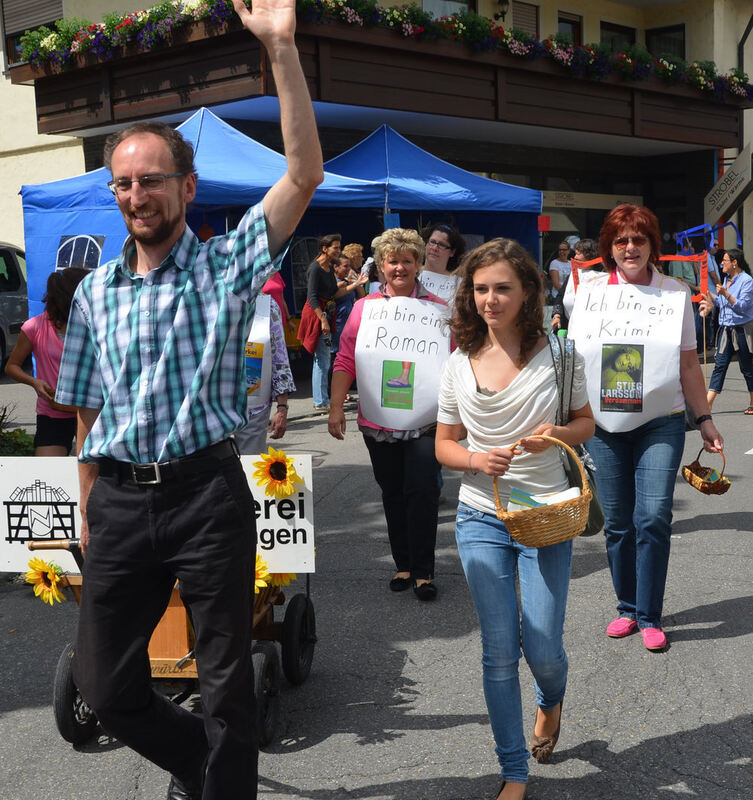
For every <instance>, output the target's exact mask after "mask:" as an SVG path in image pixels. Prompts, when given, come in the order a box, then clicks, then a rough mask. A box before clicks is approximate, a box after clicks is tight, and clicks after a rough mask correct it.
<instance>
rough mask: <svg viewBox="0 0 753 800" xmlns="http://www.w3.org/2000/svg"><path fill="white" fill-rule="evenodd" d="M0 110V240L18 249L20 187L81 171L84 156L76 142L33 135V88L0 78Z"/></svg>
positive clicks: (20, 238) (21, 236) (21, 232)
mask: <svg viewBox="0 0 753 800" xmlns="http://www.w3.org/2000/svg"><path fill="white" fill-rule="evenodd" d="M3 55H4V54H3V53H2V51H1V50H0V58H2V57H3ZM0 108H2V109H3V124H2V125H0V186H2V192H0V220H2V227H1V228H0V240H2V241H6V242H11V243H13V244H16V245H19V246H21V247H22V246H23V243H24V228H23V210H22V206H21V196H20V195H19V194H18V192H19V190H20V188H21V186H22V185H23V184H25V183H41V182H43V181H54V180H58V179H60V178H67V177H70V176H71V175H76V174H78V173H81V172H83V171H84V154H83V150H82V148H81V142H80V140H79V139H74V138H72V137H68V136H47V135H44V136H40V135H39V134H38V133H37V123H36V119H37V116H36V107H35V104H34V87H33V86H13V85H12V84H11V82H10V80H9V79H8V78H7V77H6V76H4V77H2V78H0Z"/></svg>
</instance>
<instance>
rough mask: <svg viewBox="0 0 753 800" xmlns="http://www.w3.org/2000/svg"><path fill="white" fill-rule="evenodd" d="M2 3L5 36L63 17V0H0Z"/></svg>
mask: <svg viewBox="0 0 753 800" xmlns="http://www.w3.org/2000/svg"><path fill="white" fill-rule="evenodd" d="M2 5H3V29H4V30H5V35H6V36H9V35H11V34H14V33H23V32H24V31H25V30H28V29H29V28H37V27H39V26H40V25H49V24H50V23H51V22H54V21H55V20H58V19H62V18H63V0H2Z"/></svg>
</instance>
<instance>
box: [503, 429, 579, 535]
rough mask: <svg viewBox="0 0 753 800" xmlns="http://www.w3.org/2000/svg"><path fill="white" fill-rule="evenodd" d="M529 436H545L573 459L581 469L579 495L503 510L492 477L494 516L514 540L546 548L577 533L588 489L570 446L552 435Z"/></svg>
mask: <svg viewBox="0 0 753 800" xmlns="http://www.w3.org/2000/svg"><path fill="white" fill-rule="evenodd" d="M526 438H528V439H546V440H547V441H550V442H552V443H553V444H556V445H559V446H560V447H563V448H565V450H567V451H569V453H570V454H571V455H572V456H573V458H574V459H575V463H576V464H577V465H578V468H579V469H580V477H581V485H582V486H583V489H582V490H581V494H580V497H573V498H572V499H570V500H563V501H562V502H560V503H553V504H552V505H550V506H541V507H540V508H531V509H525V510H524V511H505V510H504V509H503V508H502V503H501V502H500V499H499V489H498V487H497V478H496V477H495V478H494V505H495V506H496V507H497V519H499V520H501V521H502V522H504V523H505V527H506V528H507V530H508V531H509V533H510V536H512V538H513V539H515V540H516V541H518V542H520V543H521V544H524V545H526V547H546V546H547V545H550V544H557V543H558V542H566V541H567V540H568V539H574V538H575V537H576V536H580V535H581V533H583V531H584V530H585V528H586V523H587V522H588V507H589V505H590V504H591V498H592V494H591V489H590V488H589V486H588V478H587V476H586V471H585V470H584V469H583V465H582V464H581V463H580V459H579V458H578V456H577V454H576V453H575V451H574V450H573V449H572V448H571V447H570V445H567V444H565V443H564V442H561V441H560V440H559V439H555V438H554V437H553V436H528V437H526ZM519 444H520V440H518V441H517V442H515V444H514V445H512V447H511V448H510V449H511V450H514V449H515V448H516V447H517V446H518V445H519Z"/></svg>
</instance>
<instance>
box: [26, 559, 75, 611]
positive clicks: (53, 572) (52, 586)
mask: <svg viewBox="0 0 753 800" xmlns="http://www.w3.org/2000/svg"><path fill="white" fill-rule="evenodd" d="M26 583H31V584H33V586H34V594H35V595H36V596H37V597H41V598H42V602H43V603H49V604H50V605H54V603H55V600H57V601H58V603H62V602H63V601H64V600H65V597H64V596H63V594H62V592H61V591H60V590H61V589H65V587H66V586H68V579H67V578H66V577H65V575H63V570H62V569H61V568H60V567H59V566H58V565H57V564H48V563H47V562H46V561H42V559H41V558H32V559H31V560H30V561H29V571H28V572H27V573H26Z"/></svg>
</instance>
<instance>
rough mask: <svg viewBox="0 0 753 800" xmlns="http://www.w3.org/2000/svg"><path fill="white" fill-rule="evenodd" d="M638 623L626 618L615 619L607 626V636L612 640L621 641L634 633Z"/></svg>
mask: <svg viewBox="0 0 753 800" xmlns="http://www.w3.org/2000/svg"><path fill="white" fill-rule="evenodd" d="M637 627H638V623H637V622H636V621H635V620H634V619H629V618H628V617H617V619H613V620H612V621H611V622H610V623H609V625H607V636H611V637H612V638H613V639H622V637H623V636H630V634H631V633H634V632H635V630H636V628H637Z"/></svg>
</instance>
